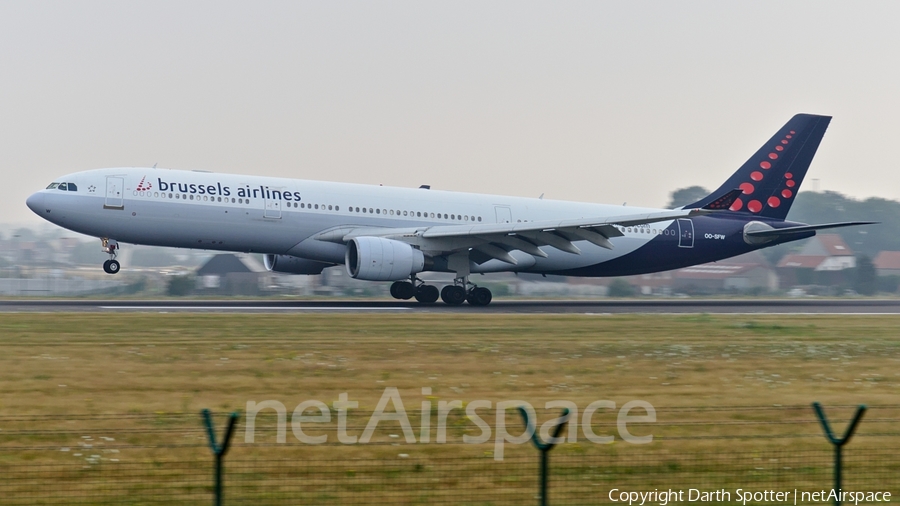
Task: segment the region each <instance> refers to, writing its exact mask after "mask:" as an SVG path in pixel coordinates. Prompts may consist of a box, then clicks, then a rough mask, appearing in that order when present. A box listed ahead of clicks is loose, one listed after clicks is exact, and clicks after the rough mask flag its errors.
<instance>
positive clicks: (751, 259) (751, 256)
mask: <svg viewBox="0 0 900 506" xmlns="http://www.w3.org/2000/svg"><path fill="white" fill-rule="evenodd" d="M778 284H779V283H778V274H777V273H776V272H775V270H774V269H772V267H771V266H770V265H769V262H768V261H767V260H766V257H765V256H763V254H762V253H761V252H759V251H751V252H750V253H745V254H743V255H738V256H736V257H732V258H726V259H725V260H719V261H718V262H710V263H708V264H701V265H694V266H691V267H685V268H684V269H678V270H677V271H675V272H674V273H673V276H672V290H673V291H674V292H681V293H692V292H694V293H714V292H748V291H756V292H774V291H776V290H778Z"/></svg>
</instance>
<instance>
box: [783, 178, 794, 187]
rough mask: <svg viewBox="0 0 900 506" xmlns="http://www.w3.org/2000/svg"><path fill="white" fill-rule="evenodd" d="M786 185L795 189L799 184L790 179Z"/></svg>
mask: <svg viewBox="0 0 900 506" xmlns="http://www.w3.org/2000/svg"><path fill="white" fill-rule="evenodd" d="M785 184H786V185H787V186H788V188H793V187H794V185H795V184H797V183H795V182H794V180H793V179H788V181H787V183H785Z"/></svg>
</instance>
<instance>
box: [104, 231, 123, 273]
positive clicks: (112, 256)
mask: <svg viewBox="0 0 900 506" xmlns="http://www.w3.org/2000/svg"><path fill="white" fill-rule="evenodd" d="M100 242H101V243H102V244H103V252H104V253H108V254H109V260H107V261H105V262H103V272H105V273H107V274H117V273H118V272H119V269H120V268H121V267H122V266H121V265H119V261H118V260H116V250H118V249H119V243H117V242H116V241H114V240H110V239H100Z"/></svg>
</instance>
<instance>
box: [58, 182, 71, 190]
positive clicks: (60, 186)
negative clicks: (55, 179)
mask: <svg viewBox="0 0 900 506" xmlns="http://www.w3.org/2000/svg"><path fill="white" fill-rule="evenodd" d="M56 189H57V190H63V191H66V190H68V189H69V188H68V184H67V183H59V186H58V187H57V188H56Z"/></svg>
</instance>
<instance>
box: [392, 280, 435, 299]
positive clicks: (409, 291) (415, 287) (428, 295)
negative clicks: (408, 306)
mask: <svg viewBox="0 0 900 506" xmlns="http://www.w3.org/2000/svg"><path fill="white" fill-rule="evenodd" d="M391 297H393V298H395V299H400V300H409V299H411V298H413V297H415V298H416V300H417V301H419V302H421V303H422V304H433V303H435V302H437V300H438V289H437V287H435V286H432V285H426V284H425V283H424V282H423V281H422V280H421V279H419V278H417V277H415V276H412V277H411V278H410V280H409V281H395V282H394V284H392V285H391Z"/></svg>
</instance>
